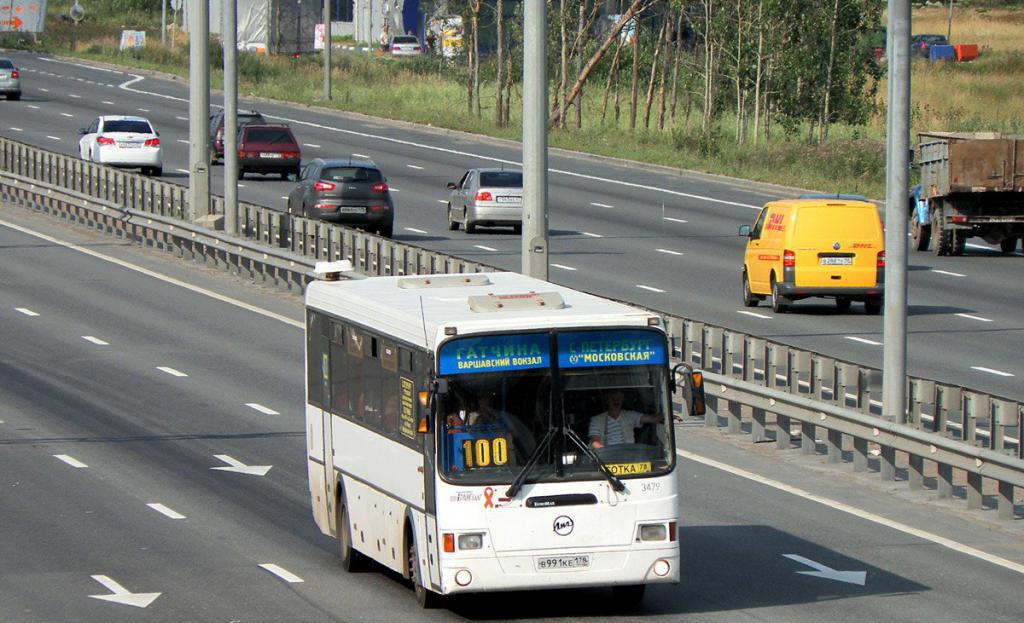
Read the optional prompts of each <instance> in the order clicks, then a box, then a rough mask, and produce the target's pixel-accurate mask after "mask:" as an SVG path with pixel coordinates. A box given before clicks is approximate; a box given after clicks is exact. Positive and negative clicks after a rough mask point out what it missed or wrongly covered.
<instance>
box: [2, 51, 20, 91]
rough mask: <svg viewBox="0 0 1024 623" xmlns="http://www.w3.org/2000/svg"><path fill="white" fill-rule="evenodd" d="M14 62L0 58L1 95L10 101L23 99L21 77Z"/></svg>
mask: <svg viewBox="0 0 1024 623" xmlns="http://www.w3.org/2000/svg"><path fill="white" fill-rule="evenodd" d="M19 74H20V72H18V68H17V67H15V66H14V62H13V61H12V60H11V59H9V58H0V93H3V94H4V95H6V96H7V99H9V100H20V99H21V76H20V75H19Z"/></svg>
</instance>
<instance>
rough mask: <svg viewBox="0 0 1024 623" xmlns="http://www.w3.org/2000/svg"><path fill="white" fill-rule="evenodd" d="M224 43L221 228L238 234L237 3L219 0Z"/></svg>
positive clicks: (222, 42) (230, 0)
mask: <svg viewBox="0 0 1024 623" xmlns="http://www.w3.org/2000/svg"><path fill="white" fill-rule="evenodd" d="M221 2H222V5H221V6H222V9H223V16H222V18H221V29H220V30H221V33H220V34H221V37H220V40H221V44H222V45H223V46H224V143H223V144H224V231H225V232H226V233H229V234H237V233H238V25H237V24H238V5H237V0H221Z"/></svg>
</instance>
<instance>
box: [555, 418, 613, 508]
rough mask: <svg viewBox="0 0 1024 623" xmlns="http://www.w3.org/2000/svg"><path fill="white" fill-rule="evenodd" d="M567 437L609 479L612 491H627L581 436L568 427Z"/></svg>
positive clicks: (566, 430)
mask: <svg viewBox="0 0 1024 623" xmlns="http://www.w3.org/2000/svg"><path fill="white" fill-rule="evenodd" d="M565 436H566V437H568V438H569V439H570V440H572V442H573V443H574V444H576V445H577V446H579V448H580V450H583V454H585V455H587V456H588V457H590V460H591V461H593V462H594V463H596V464H597V468H598V469H599V470H601V473H602V474H603V475H604V477H605V478H607V479H608V482H609V483H611V485H612V489H615V490H616V491H617V492H619V493H621V492H622V491H624V490H625V489H626V485H624V484H622V481H621V480H619V477H618V476H616V475H615V474H613V473H612V470H610V469H608V465H606V464H605V462H604V461H602V460H601V457H599V456H597V453H596V452H594V449H593V448H591V447H590V446H589V445H587V443H586V442H585V441H583V440H582V439H580V436H579V435H577V434H576V431H574V430H573V429H571V428H569V427H566V429H565Z"/></svg>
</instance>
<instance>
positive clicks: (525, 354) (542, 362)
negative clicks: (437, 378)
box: [438, 333, 550, 374]
mask: <svg viewBox="0 0 1024 623" xmlns="http://www.w3.org/2000/svg"><path fill="white" fill-rule="evenodd" d="M438 359H439V366H438V368H439V369H440V373H441V374H470V373H474V372H508V371H512V370H530V369H533V368H546V367H548V366H549V365H550V353H549V348H548V336H547V334H546V333H520V334H514V335H487V336H482V337H466V338H458V339H455V340H451V341H450V342H446V343H445V344H443V345H442V346H441V352H440V354H439V356H438Z"/></svg>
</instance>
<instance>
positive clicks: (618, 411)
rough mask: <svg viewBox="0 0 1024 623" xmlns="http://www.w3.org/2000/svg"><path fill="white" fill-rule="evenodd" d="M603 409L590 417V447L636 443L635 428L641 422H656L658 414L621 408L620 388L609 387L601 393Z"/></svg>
mask: <svg viewBox="0 0 1024 623" xmlns="http://www.w3.org/2000/svg"><path fill="white" fill-rule="evenodd" d="M603 398H604V404H605V409H606V410H605V411H604V413H599V414H597V415H595V416H594V417H592V418H590V430H589V431H588V436H589V437H590V447H591V448H595V449H598V448H603V447H605V446H614V445H617V444H623V443H637V441H636V432H635V429H636V428H637V427H639V426H642V425H643V424H647V423H654V424H657V423H658V416H656V415H653V414H651V415H644V414H642V413H637V412H636V411H630V410H629V409H625V410H624V409H623V408H622V404H623V402H624V401H625V394H623V393H622V390H621V389H609V390H607V391H605V392H604V393H603Z"/></svg>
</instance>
